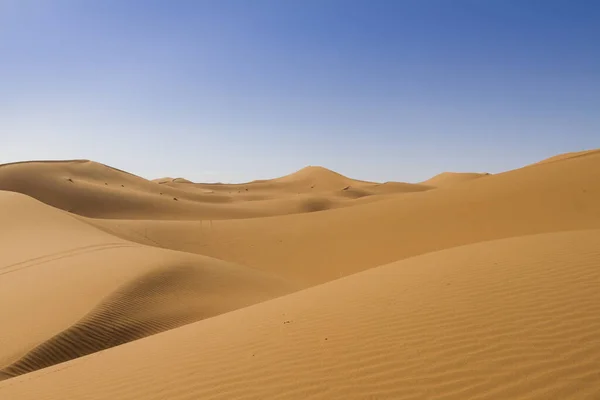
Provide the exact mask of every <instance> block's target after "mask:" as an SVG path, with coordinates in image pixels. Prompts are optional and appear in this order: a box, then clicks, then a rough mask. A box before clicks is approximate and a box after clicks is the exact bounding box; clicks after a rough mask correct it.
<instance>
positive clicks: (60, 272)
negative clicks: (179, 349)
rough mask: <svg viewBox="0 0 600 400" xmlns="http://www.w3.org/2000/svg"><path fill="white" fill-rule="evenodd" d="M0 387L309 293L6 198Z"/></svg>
mask: <svg viewBox="0 0 600 400" xmlns="http://www.w3.org/2000/svg"><path fill="white" fill-rule="evenodd" d="M0 220H1V221H2V222H3V224H4V225H3V229H1V230H0V243H1V244H2V246H3V247H2V252H1V253H2V254H1V255H2V257H1V258H0V305H3V306H2V307H0V321H2V329H0V343H1V344H2V345H1V346H0V379H2V378H8V377H11V376H15V375H19V374H22V373H26V372H30V371H33V370H36V369H39V368H43V367H47V366H50V365H53V364H56V363H59V362H63V361H66V360H69V359H72V358H75V357H80V356H82V355H85V354H89V353H91V352H94V351H99V350H102V349H106V348H109V347H112V346H116V345H119V344H122V343H125V342H127V341H130V340H135V339H138V338H140V337H144V336H147V335H151V334H154V333H156V332H160V331H163V330H166V329H171V328H173V327H175V326H180V325H182V324H185V323H189V322H193V321H198V320H200V319H203V318H208V317H212V316H214V315H218V314H220V313H223V312H228V311H231V310H234V309H237V308H240V307H245V306H247V305H249V304H254V303H257V302H260V301H265V300H268V299H272V298H274V297H278V296H281V295H283V294H287V293H290V292H292V291H295V290H298V289H299V288H301V287H302V286H300V285H297V284H296V283H293V282H289V281H286V280H284V279H280V278H279V277H276V276H271V275H269V274H266V273H263V272H260V271H255V270H252V269H249V268H246V267H244V266H239V265H235V264H231V263H227V262H224V261H220V260H216V259H212V258H209V257H204V256H200V255H193V254H187V253H182V252H176V251H172V250H168V249H160V248H156V247H148V246H142V245H139V244H136V243H131V242H128V241H125V240H121V239H119V238H116V237H114V236H112V235H108V234H106V233H104V232H102V231H100V230H98V229H95V228H93V227H91V226H89V225H88V224H85V223H83V222H81V221H80V220H79V219H77V218H74V217H73V216H72V215H70V214H68V213H66V212H64V211H61V210H57V209H55V208H52V207H50V206H48V205H46V204H43V203H41V202H39V201H36V200H34V199H32V198H30V197H27V196H25V195H22V194H19V193H12V192H4V191H0Z"/></svg>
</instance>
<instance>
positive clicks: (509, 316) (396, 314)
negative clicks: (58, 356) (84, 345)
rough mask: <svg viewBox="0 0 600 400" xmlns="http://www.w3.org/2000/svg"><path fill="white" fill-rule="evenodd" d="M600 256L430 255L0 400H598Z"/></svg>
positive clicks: (594, 251) (578, 247)
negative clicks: (195, 399) (339, 399)
mask: <svg viewBox="0 0 600 400" xmlns="http://www.w3.org/2000/svg"><path fill="white" fill-rule="evenodd" d="M599 249H600V231H599V230H589V231H574V232H561V233H549V234H542V235H534V236H527V237H516V238H510V239H504V240H498V241H492V242H485V243H478V244H473V245H468V246H462V247H457V248H453V249H448V250H444V251H440V252H434V253H430V254H427V255H423V256H419V257H415V258H411V259H408V260H404V261H401V262H396V263H393V264H390V265H386V266H383V267H379V268H375V269H372V270H370V271H366V272H363V273H361V274H357V275H354V276H350V277H347V278H343V279H340V280H337V281H334V282H330V283H327V284H325V285H320V286H316V287H314V288H311V289H307V290H304V291H301V292H298V293H295V294H291V295H288V296H285V297H282V298H279V299H274V300H272V301H269V302H265V303H261V304H258V305H255V306H252V307H248V308H245V309H241V310H237V311H234V312H231V313H227V314H223V315H221V316H218V317H215V318H212V319H208V320H204V321H201V322H198V323H194V324H190V325H186V326H184V327H181V328H177V329H174V330H171V331H168V332H165V333H162V334H158V335H154V336H151V337H148V338H145V339H142V340H139V341H136V342H131V343H128V344H126V345H124V346H121V347H117V348H114V349H110V350H107V351H104V352H100V353H96V354H93V355H91V356H88V357H83V358H79V359H77V360H74V361H71V362H68V363H65V364H61V365H57V366H54V367H50V368H48V369H45V370H40V371H37V372H34V373H31V374H27V375H24V376H22V377H17V378H14V379H10V380H7V381H4V382H0V397H1V398H10V399H14V400H25V399H38V398H41V397H43V398H45V399H49V400H52V399H63V398H86V399H91V400H93V399H98V400H99V399H114V398H119V399H123V400H133V399H146V400H153V399H164V398H169V399H174V400H182V399H192V398H202V399H213V400H214V399H266V398H268V399H306V398H311V399H331V398H345V399H367V398H373V399H374V398H377V399H396V400H402V399H431V398H436V399H437V398H439V399H441V398H443V399H461V400H462V399H465V398H469V399H508V398H510V399H523V400H524V399H528V400H531V399H540V400H542V399H543V400H547V399H566V398H568V399H594V398H598V396H600V379H598V374H599V370H598V359H599V358H600V342H599V341H598V340H597V337H598V335H600V291H599V290H598V282H599V281H600V251H599ZM125 360H126V362H124V361H125Z"/></svg>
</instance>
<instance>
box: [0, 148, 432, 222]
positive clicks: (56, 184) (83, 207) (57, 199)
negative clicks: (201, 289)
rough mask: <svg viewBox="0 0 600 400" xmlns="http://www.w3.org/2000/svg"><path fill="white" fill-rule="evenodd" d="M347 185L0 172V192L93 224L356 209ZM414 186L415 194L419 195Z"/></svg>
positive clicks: (37, 167)
mask: <svg viewBox="0 0 600 400" xmlns="http://www.w3.org/2000/svg"><path fill="white" fill-rule="evenodd" d="M350 184H360V181H354V180H351V179H348V178H345V177H343V176H342V175H339V174H337V173H334V172H332V171H328V170H326V169H324V168H318V169H304V170H301V171H299V172H298V173H296V174H292V175H289V176H287V177H284V178H280V179H275V180H273V181H269V182H268V183H254V184H253V183H250V184H238V185H211V184H192V182H191V181H188V180H185V179H182V178H176V179H173V178H162V179H159V180H156V181H154V182H153V181H149V180H146V179H144V178H141V177H139V176H136V175H132V174H129V173H127V172H124V171H121V170H118V169H116V168H112V167H109V166H106V165H103V164H99V163H95V162H91V161H87V160H73V161H51V162H48V161H40V162H24V163H14V164H6V165H1V166H0V190H8V191H14V192H19V193H23V194H26V195H28V196H31V197H34V198H36V199H38V200H40V201H42V202H44V203H46V204H48V205H51V206H53V207H57V208H60V209H62V210H65V211H69V212H71V213H74V214H78V215H82V216H86V217H92V218H118V219H161V220H169V219H170V220H186V219H187V220H215V219H237V218H255V217H265V216H272V215H284V214H295V213H304V212H312V211H321V210H325V209H330V208H337V207H348V206H352V205H354V204H353V203H352V202H351V201H348V200H352V196H350V198H348V196H344V195H340V192H341V191H343V189H344V188H346V187H347V186H348V185H350ZM369 185H371V186H377V185H376V184H369ZM317 187H318V190H313V189H315V188H317ZM410 187H412V186H411V185H410V184H405V187H402V188H401V189H399V190H396V191H395V192H398V193H403V192H408V191H410V189H409V188H410ZM414 187H415V191H416V190H423V188H421V187H419V186H418V185H414ZM378 192H379V191H378V190H372V191H367V192H365V194H364V195H365V196H366V195H376V194H378ZM389 192H390V191H388V193H389ZM392 192H394V190H392ZM253 200H261V201H260V202H256V201H253Z"/></svg>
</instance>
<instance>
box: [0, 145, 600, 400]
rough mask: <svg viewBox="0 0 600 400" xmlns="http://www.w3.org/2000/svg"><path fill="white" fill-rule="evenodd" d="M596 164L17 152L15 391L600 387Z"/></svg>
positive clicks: (2, 390) (5, 301)
mask: <svg viewBox="0 0 600 400" xmlns="http://www.w3.org/2000/svg"><path fill="white" fill-rule="evenodd" d="M597 171H600V152H599V151H589V152H586V153H581V154H577V155H576V156H572V155H567V156H562V157H559V156H557V157H555V158H553V159H552V160H551V161H550V162H541V163H537V164H535V165H531V166H528V167H525V168H522V169H517V170H513V171H509V172H505V173H501V174H495V175H482V174H459V175H456V174H442V175H439V176H437V177H434V178H432V179H431V180H429V181H426V182H423V183H422V184H419V185H411V184H404V183H394V182H390V183H386V184H378V183H372V182H363V181H356V180H352V179H350V178H347V177H344V176H343V175H340V174H337V173H335V172H332V171H329V170H326V169H324V168H320V167H308V168H305V169H303V170H300V171H298V172H297V173H294V174H291V175H288V176H285V177H282V178H276V179H272V180H261V181H254V182H250V183H247V184H238V185H225V184H196V183H192V182H189V181H187V180H183V179H172V178H165V179H160V180H158V181H155V182H152V181H148V180H145V179H143V178H140V177H137V176H133V175H130V174H128V173H126V172H123V171H120V170H116V169H113V168H110V167H107V166H104V165H102V164H97V163H93V162H89V161H69V162H31V163H19V164H12V165H5V166H0V189H2V190H4V191H2V190H0V221H2V229H1V230H0V243H1V244H2V251H1V252H0V321H2V329H1V330H0V344H1V346H0V379H4V380H2V381H1V382H0V399H11V400H12V399H17V400H18V399H40V398H44V399H50V400H54V399H57V400H58V399H65V398H74V399H75V398H86V399H136V400H137V399H140V400H141V399H175V400H183V399H195V398H202V399H277V398H280V399H306V398H318V399H332V398H334V399H338V398H339V399H346V398H355V399H388V398H389V399H437V398H444V399H595V398H600V383H599V382H600V379H599V378H600V375H599V374H600V368H599V366H598V365H599V364H598V360H599V359H600V341H598V340H597V337H598V336H600V290H599V289H600V287H599V282H600V207H598V204H600V183H599V182H600V181H599V180H598V172H597ZM246 189H248V190H246ZM15 192H20V193H15ZM238 192H239V193H238ZM160 193H162V194H160ZM168 197H170V200H169V199H168ZM173 197H177V198H178V200H173ZM34 198H35V199H37V200H35V199H34ZM44 203H46V204H44ZM68 211H71V212H68ZM313 211H319V212H313ZM257 303H260V304H257ZM248 306H249V307H248ZM210 317H212V318H210ZM138 339H139V340H138Z"/></svg>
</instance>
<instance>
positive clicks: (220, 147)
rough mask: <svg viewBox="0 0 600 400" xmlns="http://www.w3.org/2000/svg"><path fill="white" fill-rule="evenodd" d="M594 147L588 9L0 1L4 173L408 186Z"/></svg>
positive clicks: (189, 0) (592, 15)
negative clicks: (62, 170)
mask: <svg viewBox="0 0 600 400" xmlns="http://www.w3.org/2000/svg"><path fill="white" fill-rule="evenodd" d="M597 147H600V1H594V0H590V1H578V0H562V1H554V0H536V1H534V0H497V1H494V0H453V1H451V0H413V1H409V0H390V1H379V0H364V1H352V0H245V1H244V0H237V1H235V0H204V1H203V0H143V1H142V0H96V1H93V0H0V163H3V162H11V161H17V160H29V159H70V158H87V159H92V160H95V161H99V162H102V163H105V164H109V165H112V166H115V167H117V168H121V169H125V170H128V171H130V172H133V173H136V174H138V175H141V176H144V177H147V178H157V177H161V176H183V177H186V178H188V179H192V180H196V181H223V182H239V181H247V180H252V179H259V178H270V177H275V176H279V175H284V174H287V173H290V172H293V171H294V170H297V169H300V168H302V167H304V166H306V165H323V166H325V167H328V168H330V169H333V170H336V171H338V172H341V173H343V174H345V175H349V176H351V177H354V178H359V179H369V180H378V181H386V180H398V181H408V182H416V181H420V180H424V179H427V178H429V177H430V176H432V175H435V174H437V173H439V172H442V171H474V172H475V171H476V172H492V173H494V172H501V171H504V170H508V169H513V168H518V167H520V166H523V165H524V164H528V163H531V162H534V161H538V160H539V159H542V158H545V157H548V156H552V155H555V154H557V153H563V152H569V151H578V150H583V149H589V148H597Z"/></svg>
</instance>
